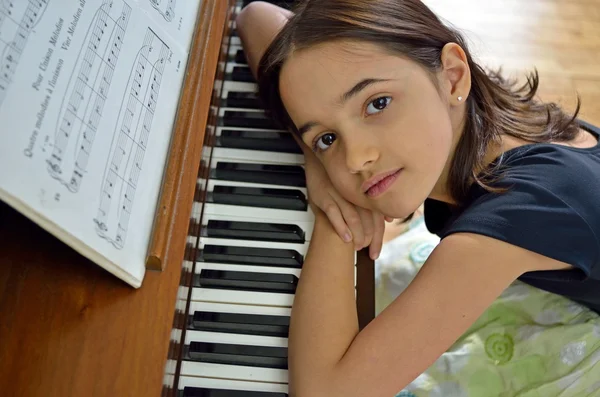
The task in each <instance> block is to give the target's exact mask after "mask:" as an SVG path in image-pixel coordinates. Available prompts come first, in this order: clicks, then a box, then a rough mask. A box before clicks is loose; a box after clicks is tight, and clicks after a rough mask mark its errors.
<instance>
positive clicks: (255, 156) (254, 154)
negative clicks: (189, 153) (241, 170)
mask: <svg viewBox="0 0 600 397" xmlns="http://www.w3.org/2000/svg"><path fill="white" fill-rule="evenodd" d="M218 139H219V138H218V135H217V140H218ZM267 150H269V148H265V150H264V151H259V150H246V149H233V148H224V147H215V148H214V149H213V156H214V157H215V158H219V159H220V160H230V161H256V162H264V163H265V164H290V165H303V164H304V155H302V154H300V153H283V152H280V153H278V152H272V151H271V152H269V151H267Z"/></svg>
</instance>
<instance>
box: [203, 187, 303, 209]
mask: <svg viewBox="0 0 600 397" xmlns="http://www.w3.org/2000/svg"><path fill="white" fill-rule="evenodd" d="M210 201H211V202H213V203H217V204H229V205H239V206H246V207H263V208H265V207H266V208H277V209H284V210H291V211H306V210H307V209H308V200H307V198H306V196H305V195H304V194H303V193H302V191H300V190H298V189H271V188H254V187H242V186H225V185H215V186H214V189H213V190H212V192H211V196H210Z"/></svg>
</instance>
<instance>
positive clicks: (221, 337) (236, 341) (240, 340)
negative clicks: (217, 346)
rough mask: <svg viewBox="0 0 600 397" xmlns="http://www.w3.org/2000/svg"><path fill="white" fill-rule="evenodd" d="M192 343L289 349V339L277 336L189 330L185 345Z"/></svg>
mask: <svg viewBox="0 0 600 397" xmlns="http://www.w3.org/2000/svg"><path fill="white" fill-rule="evenodd" d="M191 342H207V343H225V344H228V345H250V346H271V347H285V348H287V347H288V340H287V338H281V337H277V336H262V335H240V334H230V333H226V332H208V331H195V330H192V329H188V330H187V331H186V332H185V344H186V345H189V344H190V343H191Z"/></svg>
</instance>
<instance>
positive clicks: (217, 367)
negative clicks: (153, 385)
mask: <svg viewBox="0 0 600 397" xmlns="http://www.w3.org/2000/svg"><path fill="white" fill-rule="evenodd" d="M180 374H181V375H182V376H203V377H206V378H216V379H233V380H242V381H249V382H268V383H281V384H287V382H288V371H287V370H286V369H277V368H260V367H245V366H241V365H225V364H211V363H201V362H195V361H183V362H182V363H181V372H180Z"/></svg>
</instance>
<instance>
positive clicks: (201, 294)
mask: <svg viewBox="0 0 600 397" xmlns="http://www.w3.org/2000/svg"><path fill="white" fill-rule="evenodd" d="M191 300H192V301H196V302H216V303H230V304H237V305H243V304H247V305H253V306H275V307H292V304H293V303H294V295H292V294H278V293H275V292H250V291H235V290H222V289H213V288H192V299H191Z"/></svg>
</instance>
